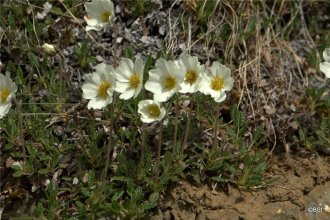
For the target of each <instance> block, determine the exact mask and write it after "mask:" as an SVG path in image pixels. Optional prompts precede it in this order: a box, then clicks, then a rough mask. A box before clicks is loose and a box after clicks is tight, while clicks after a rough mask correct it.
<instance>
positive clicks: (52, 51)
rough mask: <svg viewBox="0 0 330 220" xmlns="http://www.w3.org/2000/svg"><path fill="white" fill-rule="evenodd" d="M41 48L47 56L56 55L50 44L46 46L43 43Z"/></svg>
mask: <svg viewBox="0 0 330 220" xmlns="http://www.w3.org/2000/svg"><path fill="white" fill-rule="evenodd" d="M42 48H43V49H44V50H45V52H46V53H48V54H55V53H56V50H55V47H54V45H52V44H47V43H44V44H43V45H42Z"/></svg>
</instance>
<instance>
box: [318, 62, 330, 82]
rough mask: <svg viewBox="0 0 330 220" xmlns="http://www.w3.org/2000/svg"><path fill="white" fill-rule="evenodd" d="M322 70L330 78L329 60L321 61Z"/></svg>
mask: <svg viewBox="0 0 330 220" xmlns="http://www.w3.org/2000/svg"><path fill="white" fill-rule="evenodd" d="M320 70H321V71H322V72H323V73H324V74H325V76H326V77H327V78H330V63H328V62H323V63H321V64H320Z"/></svg>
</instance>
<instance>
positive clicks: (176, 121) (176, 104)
mask: <svg viewBox="0 0 330 220" xmlns="http://www.w3.org/2000/svg"><path fill="white" fill-rule="evenodd" d="M178 120H179V95H176V96H175V118H174V137H173V145H174V147H173V154H174V153H175V150H176V142H177V136H178Z"/></svg>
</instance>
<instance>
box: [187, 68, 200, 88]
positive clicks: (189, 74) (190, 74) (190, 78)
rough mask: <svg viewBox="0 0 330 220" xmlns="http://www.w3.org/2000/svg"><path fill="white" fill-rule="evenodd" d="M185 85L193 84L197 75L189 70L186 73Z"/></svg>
mask: <svg viewBox="0 0 330 220" xmlns="http://www.w3.org/2000/svg"><path fill="white" fill-rule="evenodd" d="M185 77H186V80H185V82H186V83H189V84H190V85H192V84H194V83H195V82H196V80H197V73H196V72H195V71H194V70H189V71H187V72H186V75H185Z"/></svg>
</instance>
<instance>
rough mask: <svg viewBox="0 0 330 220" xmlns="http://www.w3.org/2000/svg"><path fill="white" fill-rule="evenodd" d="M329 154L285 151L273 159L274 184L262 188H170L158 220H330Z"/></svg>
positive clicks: (188, 185)
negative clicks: (312, 154)
mask: <svg viewBox="0 0 330 220" xmlns="http://www.w3.org/2000/svg"><path fill="white" fill-rule="evenodd" d="M329 165H330V164H329V158H324V157H316V156H309V157H308V158H307V157H303V158H302V157H296V156H292V155H282V156H276V157H275V158H273V161H272V163H271V164H270V167H269V172H268V176H269V177H270V176H271V177H273V178H276V181H274V182H273V183H272V184H271V185H268V186H266V187H263V188H256V189H252V190H251V189H239V188H237V187H235V186H229V185H228V186H227V189H219V187H218V188H216V189H215V190H212V189H211V187H209V186H194V185H192V184H190V183H188V182H181V184H179V185H177V186H175V187H173V188H172V189H170V190H169V192H168V193H167V194H166V196H165V197H164V198H163V200H162V201H161V205H160V208H159V210H158V213H157V214H156V216H155V219H166V220H170V219H175V220H179V219H192V220H193V219H196V220H219V219H224V220H236V219H237V220H242V219H246V220H250V219H260V220H262V219H272V220H274V219H277V220H286V219H290V220H294V219H299V220H300V219H302V220H327V219H330V210H329V209H328V208H327V207H329V206H330V166H329Z"/></svg>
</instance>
